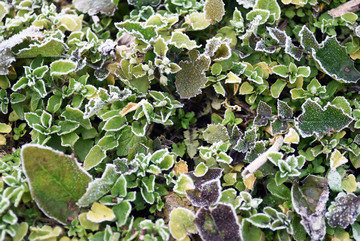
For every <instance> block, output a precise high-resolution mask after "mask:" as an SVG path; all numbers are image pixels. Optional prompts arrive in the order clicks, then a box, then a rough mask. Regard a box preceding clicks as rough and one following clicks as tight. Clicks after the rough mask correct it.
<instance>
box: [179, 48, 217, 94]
mask: <svg viewBox="0 0 360 241" xmlns="http://www.w3.org/2000/svg"><path fill="white" fill-rule="evenodd" d="M179 65H180V67H181V70H180V71H179V72H177V74H176V82H175V84H176V90H177V92H178V93H179V94H180V97H181V98H182V99H189V98H191V97H194V96H196V95H198V94H200V93H201V89H202V88H204V87H205V84H206V82H207V77H206V75H205V73H204V72H205V71H206V70H208V69H209V66H210V58H209V57H207V56H206V55H201V56H199V57H198V58H197V59H196V60H195V61H181V62H180V63H179Z"/></svg>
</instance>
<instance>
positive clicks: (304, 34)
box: [299, 25, 319, 53]
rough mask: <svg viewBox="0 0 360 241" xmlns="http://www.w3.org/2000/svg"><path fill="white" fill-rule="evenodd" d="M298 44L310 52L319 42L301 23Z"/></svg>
mask: <svg viewBox="0 0 360 241" xmlns="http://www.w3.org/2000/svg"><path fill="white" fill-rule="evenodd" d="M299 37H300V44H301V46H302V47H303V48H304V49H305V50H306V51H307V52H309V53H312V51H313V49H314V50H317V49H319V43H318V42H317V41H316V38H315V36H314V34H313V33H312V32H311V31H310V30H309V29H308V28H307V27H306V25H303V27H302V29H301V30H300V32H299Z"/></svg>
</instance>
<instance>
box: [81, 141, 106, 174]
mask: <svg viewBox="0 0 360 241" xmlns="http://www.w3.org/2000/svg"><path fill="white" fill-rule="evenodd" d="M105 157H106V151H105V150H103V149H102V148H101V147H100V146H98V145H95V146H93V147H92V148H91V149H90V151H89V153H88V154H87V156H86V158H85V161H84V168H85V170H89V169H91V168H93V167H95V166H97V165H99V164H100V162H101V161H102V160H104V159H105Z"/></svg>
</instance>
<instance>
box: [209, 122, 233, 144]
mask: <svg viewBox="0 0 360 241" xmlns="http://www.w3.org/2000/svg"><path fill="white" fill-rule="evenodd" d="M203 137H204V139H205V141H207V142H209V143H211V144H213V143H216V142H220V141H223V142H225V141H227V140H229V134H228V131H227V129H226V127H225V126H224V125H222V124H217V125H214V124H210V125H208V126H207V128H206V130H205V131H204V132H203Z"/></svg>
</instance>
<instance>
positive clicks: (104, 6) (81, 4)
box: [73, 0, 117, 16]
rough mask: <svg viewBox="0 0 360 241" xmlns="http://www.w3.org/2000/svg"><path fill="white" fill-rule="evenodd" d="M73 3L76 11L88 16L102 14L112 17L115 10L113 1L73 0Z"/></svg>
mask: <svg viewBox="0 0 360 241" xmlns="http://www.w3.org/2000/svg"><path fill="white" fill-rule="evenodd" d="M73 3H74V6H75V8H76V9H77V10H79V11H81V12H84V13H88V14H89V15H95V14H97V13H103V14H106V15H108V16H112V15H113V14H114V12H115V10H116V8H117V7H116V4H115V3H114V1H113V0H74V1H73Z"/></svg>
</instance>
